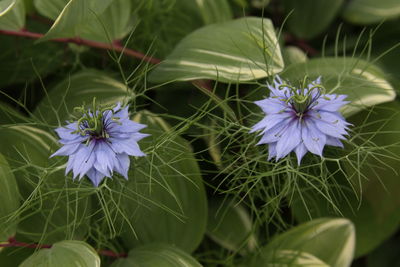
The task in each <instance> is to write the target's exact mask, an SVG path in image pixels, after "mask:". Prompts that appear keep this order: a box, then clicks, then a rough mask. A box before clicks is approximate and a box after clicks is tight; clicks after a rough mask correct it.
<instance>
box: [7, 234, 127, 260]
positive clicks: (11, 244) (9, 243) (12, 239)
mask: <svg viewBox="0 0 400 267" xmlns="http://www.w3.org/2000/svg"><path fill="white" fill-rule="evenodd" d="M4 247H23V248H39V249H40V248H51V247H52V245H48V244H35V243H25V242H19V241H17V240H16V239H15V237H10V238H9V239H8V240H7V243H0V248H4ZM97 253H99V254H100V255H104V256H108V257H113V258H125V257H127V256H128V255H127V254H126V253H117V252H114V251H111V250H98V251H97Z"/></svg>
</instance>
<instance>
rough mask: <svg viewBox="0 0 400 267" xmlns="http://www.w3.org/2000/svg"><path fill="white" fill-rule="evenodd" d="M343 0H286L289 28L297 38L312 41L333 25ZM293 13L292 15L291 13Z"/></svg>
mask: <svg viewBox="0 0 400 267" xmlns="http://www.w3.org/2000/svg"><path fill="white" fill-rule="evenodd" d="M343 2H344V1H343V0H329V1H321V0H302V1H298V0H285V1H284V6H285V10H286V14H287V15H288V16H289V17H288V22H287V23H288V27H289V29H290V31H291V32H292V33H294V34H295V35H296V36H297V37H300V38H306V39H311V38H313V37H315V36H317V35H318V34H320V33H323V32H324V31H325V30H326V29H327V28H328V26H329V25H330V24H331V22H332V21H333V19H334V18H335V16H336V14H337V13H338V11H339V9H340V7H341V6H342V4H343ZM290 12H291V13H290Z"/></svg>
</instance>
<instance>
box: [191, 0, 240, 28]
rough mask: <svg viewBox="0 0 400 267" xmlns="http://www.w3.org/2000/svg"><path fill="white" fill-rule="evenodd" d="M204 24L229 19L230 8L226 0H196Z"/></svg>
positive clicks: (230, 16) (230, 15)
mask: <svg viewBox="0 0 400 267" xmlns="http://www.w3.org/2000/svg"><path fill="white" fill-rule="evenodd" d="M196 5H197V7H198V8H199V12H200V14H201V16H202V18H203V22H204V24H205V25H207V24H212V23H217V22H224V21H228V20H231V19H232V18H233V16H232V10H231V7H230V5H229V3H228V1H227V0H196Z"/></svg>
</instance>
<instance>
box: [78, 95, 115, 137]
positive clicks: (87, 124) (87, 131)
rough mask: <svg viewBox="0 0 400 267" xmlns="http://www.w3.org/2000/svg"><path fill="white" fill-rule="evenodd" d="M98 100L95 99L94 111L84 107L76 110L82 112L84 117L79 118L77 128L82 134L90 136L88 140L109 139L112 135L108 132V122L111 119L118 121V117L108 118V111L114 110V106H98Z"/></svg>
mask: <svg viewBox="0 0 400 267" xmlns="http://www.w3.org/2000/svg"><path fill="white" fill-rule="evenodd" d="M95 101H96V100H95V99H94V100H93V111H90V110H87V109H85V108H84V107H78V108H76V110H78V111H80V112H81V113H82V117H81V118H80V119H79V120H78V125H77V130H76V131H75V133H79V134H80V135H82V136H89V138H88V139H87V140H86V142H90V141H91V140H99V139H107V138H109V137H110V135H109V134H108V132H107V124H108V123H109V121H114V120H115V121H118V118H112V116H111V117H110V118H107V116H106V115H107V114H108V112H112V113H113V112H114V111H113V108H112V107H106V108H102V109H100V108H98V107H97V106H96V102H95Z"/></svg>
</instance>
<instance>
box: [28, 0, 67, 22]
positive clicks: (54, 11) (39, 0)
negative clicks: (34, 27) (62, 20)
mask: <svg viewBox="0 0 400 267" xmlns="http://www.w3.org/2000/svg"><path fill="white" fill-rule="evenodd" d="M68 2H70V0H52V1H46V0H33V4H34V6H35V8H36V10H37V11H38V12H39V13H40V15H42V16H45V17H47V18H49V19H52V20H55V19H57V17H58V15H59V14H60V13H61V11H62V10H63V8H64V7H65V6H66V5H67V4H68Z"/></svg>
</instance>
